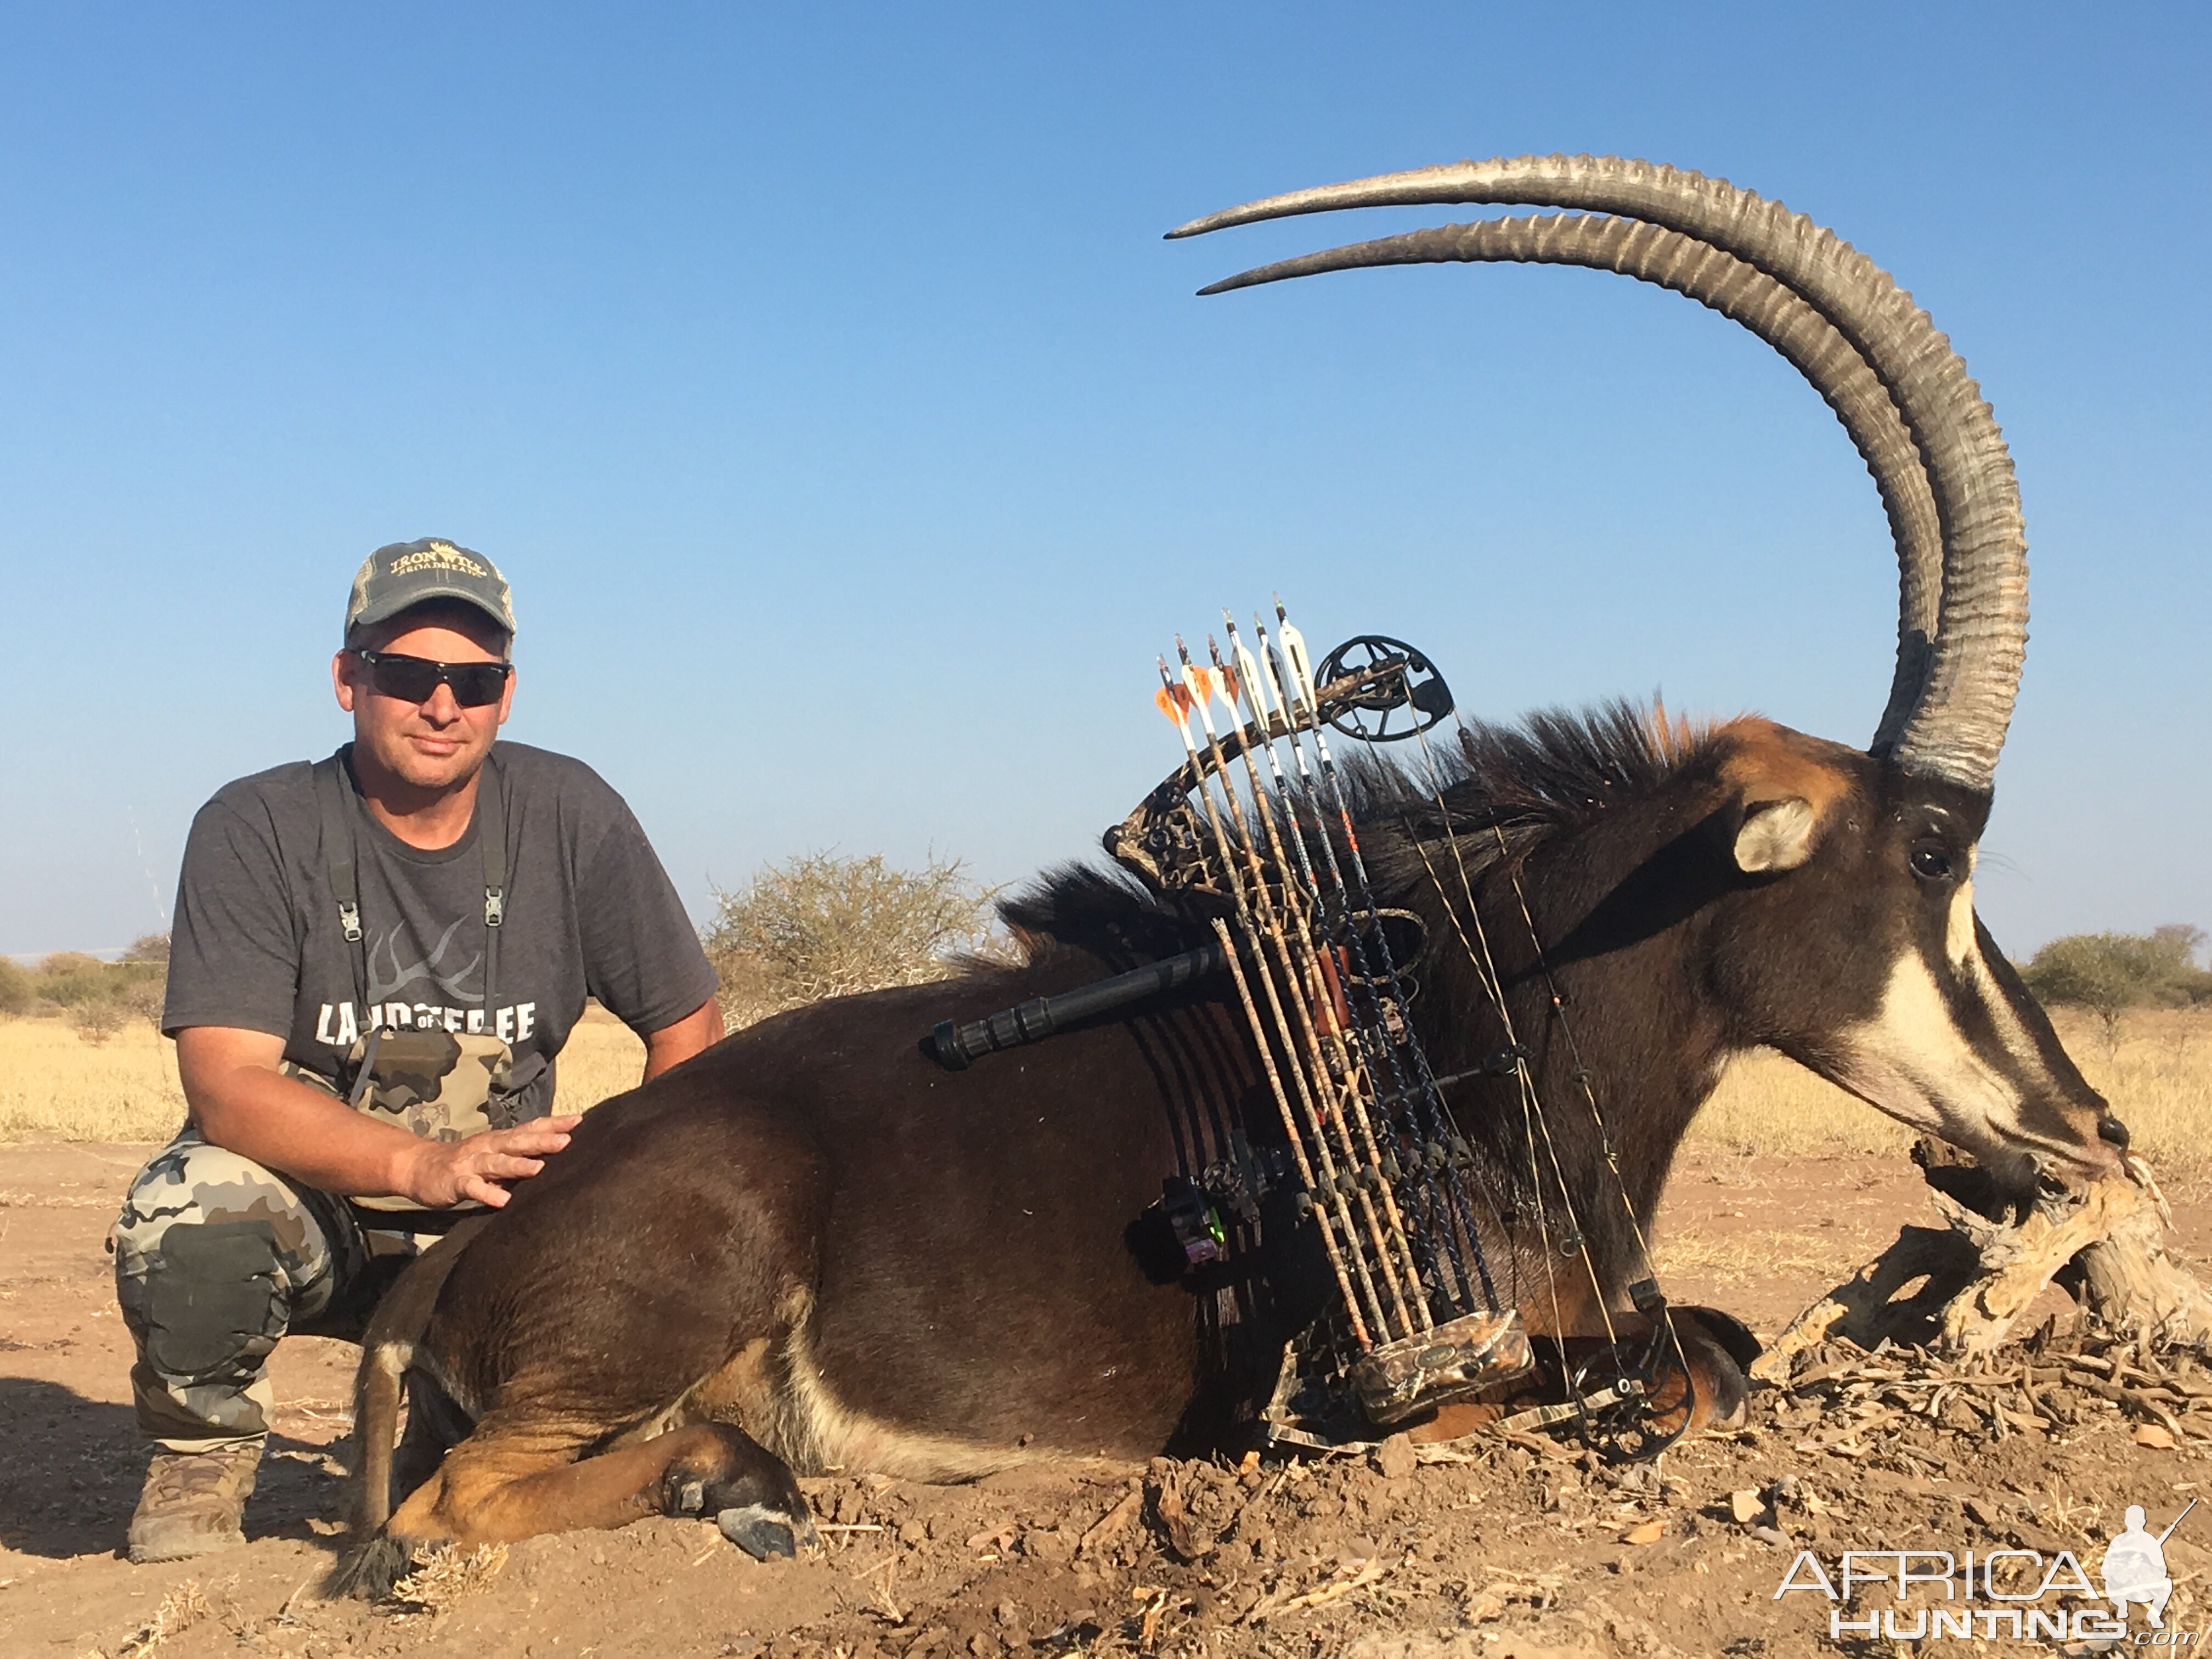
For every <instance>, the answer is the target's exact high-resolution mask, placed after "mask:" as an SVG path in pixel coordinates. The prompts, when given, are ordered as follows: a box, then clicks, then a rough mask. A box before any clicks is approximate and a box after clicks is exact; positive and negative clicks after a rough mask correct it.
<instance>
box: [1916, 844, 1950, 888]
mask: <svg viewBox="0 0 2212 1659" xmlns="http://www.w3.org/2000/svg"><path fill="white" fill-rule="evenodd" d="M1912 873H1913V874H1914V875H1916V876H1917V877H1919V878H1920V879H1921V880H1923V881H1943V880H1946V879H1948V878H1949V876H1950V874H1951V855H1950V854H1948V853H1947V852H1945V851H1944V850H1943V849H1942V848H1940V847H1916V848H1913V849H1912Z"/></svg>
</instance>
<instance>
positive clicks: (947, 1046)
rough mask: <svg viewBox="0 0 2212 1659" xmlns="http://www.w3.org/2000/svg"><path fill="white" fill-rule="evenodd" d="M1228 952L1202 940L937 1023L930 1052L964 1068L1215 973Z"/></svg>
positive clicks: (957, 1069) (941, 1060)
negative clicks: (1104, 975) (965, 1018)
mask: <svg viewBox="0 0 2212 1659" xmlns="http://www.w3.org/2000/svg"><path fill="white" fill-rule="evenodd" d="M1228 961H1229V958H1228V954H1227V952H1226V951H1224V950H1223V949H1222V947H1221V946H1220V945H1218V944H1214V945H1200V946H1199V947H1198V949H1196V950H1195V951H1184V952H1183V953H1182V955H1181V956H1179V957H1162V958H1161V959H1160V960H1159V961H1158V962H1148V963H1146V964H1145V965H1144V966H1143V967H1141V968H1132V969H1130V970H1129V971H1128V972H1127V973H1126V974H1116V975H1114V977H1113V978H1111V979H1102V980H1099V981H1097V983H1095V984H1091V985H1079V986H1078V987H1076V988H1075V989H1074V990H1073V991H1063V992H1061V993H1060V994H1059V995H1058V996H1056V997H1032V998H1031V999H1030V1000H1029V1001H1027V1002H1024V1003H1022V1004H1020V1005H1019V1006H1016V1007H1012V1008H1008V1009H1005V1010H1003V1011H1002V1012H999V1013H995V1014H993V1015H992V1016H991V1017H990V1018H988V1019H979V1020H975V1021H973V1022H971V1023H970V1024H966V1025H955V1024H953V1023H952V1022H951V1020H949V1019H944V1020H939V1022H938V1023H937V1029H936V1030H933V1031H932V1032H931V1033H930V1034H929V1043H928V1048H929V1052H930V1054H931V1055H932V1057H933V1058H934V1059H935V1060H936V1061H937V1063H938V1064H939V1065H940V1066H944V1067H945V1070H947V1071H948V1072H964V1071H966V1070H967V1069H968V1066H969V1062H970V1061H971V1060H981V1058H982V1057H983V1056H984V1055H985V1054H996V1053H997V1052H998V1051H999V1050H1000V1049H1002V1048H1020V1047H1022V1045H1023V1044H1024V1043H1030V1042H1042V1041H1043V1040H1044V1039H1045V1038H1047V1037H1048V1036H1051V1035H1052V1034H1053V1033H1054V1031H1057V1030H1060V1028H1061V1027H1063V1026H1066V1025H1072V1024H1075V1023H1076V1022H1077V1021H1079V1020H1084V1019H1088V1018H1091V1016H1092V1015H1093V1014H1103V1013H1104V1012H1107V1011H1108V1010H1109V1009H1113V1008H1120V1007H1123V1006H1126V1005H1127V1004H1129V1003H1132V1002H1141V1001H1143V1000H1145V999H1146V997H1152V996H1158V995H1159V994H1161V993H1163V992H1165V991H1172V990H1175V989H1176V987H1179V986H1184V985H1188V984H1189V983H1190V982H1191V981H1194V980H1200V979H1204V978H1206V977H1207V976H1208V975H1212V974H1218V973H1219V972H1220V971H1221V970H1222V969H1224V968H1225V967H1226V966H1227V965H1228Z"/></svg>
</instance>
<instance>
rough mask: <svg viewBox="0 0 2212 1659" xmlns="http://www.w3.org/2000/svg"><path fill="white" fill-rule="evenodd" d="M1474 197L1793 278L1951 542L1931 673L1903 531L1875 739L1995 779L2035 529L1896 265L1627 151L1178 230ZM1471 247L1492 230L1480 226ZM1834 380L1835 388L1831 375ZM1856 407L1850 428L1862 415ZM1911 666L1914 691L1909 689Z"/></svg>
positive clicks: (1970, 778) (1946, 767) (1943, 770)
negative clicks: (1619, 229)
mask: <svg viewBox="0 0 2212 1659" xmlns="http://www.w3.org/2000/svg"><path fill="white" fill-rule="evenodd" d="M1477 203H1480V204H1522V205H1530V206H1539V207H1554V208H1566V209H1573V210H1586V211H1594V212H1598V213H1604V214H1616V215H1620V216H1625V217H1626V218H1629V219H1633V220H1640V221H1644V222H1649V223H1650V224H1651V225H1655V226H1658V227H1661V228H1664V229H1667V230H1671V231H1673V232H1675V233H1677V234H1680V236H1683V237H1685V238H1687V239H1690V240H1693V241H1697V242H1702V243H1704V244H1705V245H1707V246H1710V247H1711V248H1714V249H1717V250H1718V251H1720V252H1723V253H1725V254H1727V255H1729V256H1732V257H1733V258H1735V259H1736V260H1738V261H1740V262H1741V263H1742V264H1747V265H1749V266H1751V267H1753V269H1754V270H1758V271H1760V272H1763V273H1764V274H1765V276H1768V277H1770V278H1771V279H1772V280H1773V281H1774V282H1775V283H1778V284H1780V285H1781V286H1782V287H1784V288H1786V289H1790V290H1791V291H1792V292H1794V293H1795V294H1796V295H1797V296H1798V297H1799V299H1800V300H1801V301H1802V302H1803V303H1805V304H1806V305H1808V306H1809V307H1811V308H1812V309H1813V310H1814V311H1816V312H1817V313H1820V316H1821V317H1822V318H1824V319H1826V322H1827V324H1828V325H1830V326H1831V327H1832V328H1833V329H1834V330H1835V331H1836V332H1837V333H1838V334H1839V335H1840V336H1841V337H1843V339H1844V341H1845V342H1847V343H1848V344H1849V345H1850V348H1851V349H1853V350H1854V351H1855V352H1856V353H1857V355H1858V356H1860V357H1861V358H1863V360H1864V362H1865V363H1866V364H1867V365H1868V366H1869V368H1870V370H1871V372H1872V373H1873V374H1874V375H1875V377H1876V378H1877V379H1878V380H1880V381H1881V385H1882V386H1884V387H1885V388H1886V389H1887V394H1888V396H1889V398H1891V400H1892V401H1893V404H1894V405H1895V408H1896V410H1897V412H1898V414H1899V416H1901V418H1902V421H1903V424H1904V426H1905V429H1906V431H1907V432H1908V433H1909V434H1910V435H1911V441H1912V442H1913V445H1914V447H1915V448H1916V449H1917V452H1918V454H1919V457H1920V459H1921V462H1922V464H1923V468H1924V471H1925V477H1926V482H1927V484H1928V486H1929V491H1930V494H1931V495H1932V499H1933V501H1934V506H1935V512H1936V521H1937V525H1938V526H1939V535H1940V540H1941V544H1942V566H1941V575H1940V579H1939V580H1937V581H1936V584H1935V586H1936V604H1935V610H1936V616H1935V619H1934V620H1935V623H1936V627H1935V637H1934V640H1933V641H1932V643H1931V645H1930V647H1929V651H1928V653H1927V660H1926V667H1925V671H1924V673H1922V672H1920V671H1919V670H1918V668H1917V665H1916V664H1915V663H1914V661H1913V660H1912V659H1913V657H1914V656H1915V654H1916V653H1914V652H1913V650H1912V649H1911V646H1912V644H1913V642H1914V641H1915V639H1916V637H1917V635H1919V634H1920V633H1921V631H1922V630H1923V629H1924V628H1925V626H1926V623H1927V620H1928V618H1927V617H1926V611H1927V600H1926V595H1925V592H1924V591H1923V592H1919V593H1917V594H1916V592H1915V584H1914V582H1913V580H1912V575H1911V573H1912V571H1913V570H1914V568H1916V567H1917V566H1918V565H1919V564H1920V560H1921V554H1920V552H1919V551H1918V545H1919V544H1916V543H1915V542H1913V541H1910V540H1908V539H1907V538H1906V537H1905V534H1903V533H1902V532H1899V566H1900V569H1901V570H1903V571H1904V572H1905V583H1904V586H1903V591H1902V594H1901V599H1900V605H1899V663H1898V673H1897V677H1896V680H1895V682H1894V683H1893V690H1892V696H1891V700H1890V707H1889V709H1888V711H1887V713H1886V714H1885V715H1884V718H1883V720H1882V724H1881V728H1880V729H1879V730H1878V731H1877V733H1876V736H1875V744H1874V747H1875V750H1876V752H1878V753H1879V752H1884V751H1885V750H1886V751H1887V752H1888V753H1890V754H1892V755H1893V756H1894V757H1895V758H1896V760H1897V761H1898V763H1899V764H1900V765H1901V766H1903V767H1904V768H1905V769H1907V770H1908V771H1911V772H1914V773H1917V774H1920V775H1929V776H1935V777H1940V778H1943V779H1947V780H1948V781H1952V782H1954V783H1958V784H1961V785H1964V786H1966V787H1969V788H1972V789H1977V790H1981V791H1987V790H1988V789H1989V788H1990V782H1991V780H1992V778H1993V776H1994V775H1995V772H1996V761H1997V756H1998V753H1999V751H2000V750H2002V748H2003V746H2004V737H2005V729H2006V727H2007V726H2008V724H2009V723H2010V720H2011V716H2012V705H2013V700H2014V698H2015V695H2016V694H2017V692H2018V690H2019V684H2020V670H2021V660H2022V658H2023V656H2024V655H2025V652H2026V646H2027V538H2026V535H2025V533H2024V531H2023V528H2022V525H2021V512H2020V496H2019V489H2018V487H2017V485H2016V483H2015V480H2014V477H2013V471H2012V461H2011V458H2010V456H2009V455H2008V453H2006V450H2005V446H2004V440H2003V437H2002V435H2001V434H2000V433H1999V432H1998V430H1997V427H1996V421H1995V419H1994V418H1993V417H1992V416H1991V415H1990V409H1989V406H1988V405H1987V404H1985V403H1984V402H1983V401H1982V397H1981V393H1980V391H1979V389H1978V387H1977V386H1975V385H1974V383H1973V381H1972V379H1971V378H1970V377H1969V376H1968V375H1967V374H1966V365H1965V363H1963V362H1960V358H1959V356H1958V354H1957V353H1956V352H1954V350H1952V349H1951V345H1950V343H1949V341H1948V340H1947V339H1945V338H1944V337H1943V336H1942V334H1941V333H1939V332H1938V331H1936V326H1935V325H1934V324H1933V323H1932V322H1931V321H1929V318H1928V315H1927V313H1924V312H1923V311H1921V310H1920V309H1919V308H1918V307H1917V306H1915V305H1914V304H1913V303H1912V300H1911V296H1910V295H1907V294H1906V293H1905V292H1904V290H1903V289H1899V287H1898V286H1897V284H1896V283H1894V282H1893V281H1892V280H1891V278H1890V277H1889V276H1888V275H1887V273H1886V272H1884V271H1882V270H1880V269H1878V268H1877V267H1876V266H1875V264H1874V263H1873V262H1872V261H1871V260H1869V258H1866V256H1865V255H1863V254H1862V253H1860V252H1857V250H1856V249H1854V248H1853V247H1851V246H1850V244H1849V243H1847V242H1844V241H1843V240H1841V239H1840V238H1838V237H1837V236H1836V235H1835V234H1833V233H1832V232H1830V231H1827V230H1824V229H1822V228H1820V226H1818V225H1816V224H1814V222H1812V221H1811V220H1809V219H1807V218H1806V217H1804V216H1802V214H1796V213H1792V212H1790V210H1788V209H1787V208H1785V207H1784V206H1783V205H1782V204H1780V203H1778V202H1770V201H1767V200H1765V198H1763V197H1759V196H1756V195H1754V194H1753V193H1752V192H1751V191H1743V190H1738V189H1736V188H1735V186H1734V185H1730V184H1729V183H1727V182H1726V181H1725V180H1723V179H1708V178H1706V177H1705V176H1704V175H1703V174H1700V173H1685V172H1682V171H1680V170H1679V169H1676V168H1674V167H1660V166H1656V165H1654V164H1652V163H1650V162H1648V161H1627V160H1623V159H1621V158H1620V157H1615V156H1589V155H1583V156H1564V155H1552V156H1534V155H1527V156H1519V157H1514V158H1510V159H1501V160H1498V161H1462V162H1456V163H1454V164H1451V165H1449V166H1445V167H1425V168H1421V169H1419V170H1416V171H1414V172H1411V173H1392V174H1388V175H1385V176H1383V177H1380V178H1375V179H1358V180H1355V181H1352V182H1351V183H1348V184H1342V185H1325V186H1322V187H1321V188H1319V189H1316V190H1306V191H1294V192H1292V193H1291V194H1289V195H1285V196H1276V197H1269V198H1267V200H1264V201H1259V202H1254V203H1250V204H1247V205H1245V206H1243V207H1238V208H1231V209H1230V210H1227V211H1226V212H1223V213H1217V214H1213V215H1211V216H1208V217H1206V218H1204V219H1199V220H1194V221H1193V222H1191V223H1189V224H1188V225H1184V226H1182V227H1181V228H1179V229H1177V230H1176V231H1173V232H1171V233H1170V234H1171V235H1175V236H1188V235H1195V234H1200V233H1201V232H1204V231H1208V230H1215V229H1219V228H1224V227H1226V226H1230V225H1239V224H1249V223H1253V222H1257V221H1259V220H1262V219H1274V218H1283V217H1287V216H1292V215H1296V214H1304V213H1320V212H1327V211H1330V210H1334V209H1337V208H1344V207H1378V206H1392V205H1412V204H1477ZM1467 229H1470V230H1479V229H1480V227H1467ZM1580 234H1586V233H1577V235H1580ZM1388 240H1390V241H1396V240H1401V239H1395V238H1393V239H1388ZM1504 240H1511V237H1510V234H1504ZM1569 240H1570V241H1571V240H1573V239H1572V238H1570V239H1569ZM1386 245H1387V244H1386ZM1474 246H1482V244H1481V243H1480V240H1478V241H1477V242H1476V243H1475V244H1474ZM1331 257H1333V256H1328V255H1324V256H1322V258H1324V259H1326V258H1331ZM1434 257H1437V258H1456V257H1461V256H1458V255H1454V254H1449V253H1443V252H1438V253H1437V254H1436V255H1435V256H1434ZM1483 257H1492V256H1489V255H1485V256H1483ZM1494 257H1509V256H1506V255H1504V254H1503V253H1500V254H1498V255H1496V256H1494ZM1398 262H1399V261H1397V260H1396V259H1392V258H1382V259H1376V260H1350V259H1347V260H1346V263H1347V264H1364V263H1382V264H1389V263H1398ZM1574 263H1581V261H1579V260H1577V261H1574ZM1315 268H1316V269H1328V268H1333V267H1329V266H1325V265H1324V266H1317V267H1315ZM1270 269H1271V270H1275V269H1279V267H1271V268H1270ZM1283 274H1285V275H1288V274H1291V273H1289V272H1287V271H1285V272H1283ZM1630 274H1640V273H1635V272H1632V273H1630ZM1668 285H1669V286H1674V284H1672V283H1670V284H1668ZM1683 291H1684V292H1687V291H1688V290H1687V289H1684V290H1683ZM1692 297H1702V296H1698V295H1692ZM1706 303H1711V301H1706ZM1730 314H1733V313H1730ZM1740 320H1741V319H1740ZM1776 343H1777V344H1778V345H1779V342H1776ZM1791 361H1792V362H1797V360H1796V358H1795V357H1792V358H1791ZM1798 366H1799V367H1800V368H1801V369H1803V368H1804V365H1803V364H1802V363H1800V364H1799V365H1798ZM1805 372H1806V373H1808V376H1809V375H1810V374H1811V371H1810V370H1809V369H1808V370H1806V371H1805ZM1814 383H1815V385H1820V384H1821V383H1820V381H1819V380H1817V379H1816V380H1815V381H1814ZM1821 389H1822V393H1823V396H1826V395H1827V389H1826V386H1822V388H1821ZM1830 402H1831V404H1833V403H1834V399H1833V398H1830ZM1838 414H1839V415H1842V414H1843V410H1841V409H1840V408H1838ZM1844 419H1845V422H1846V425H1847V426H1848V425H1850V416H1844ZM1852 436H1853V439H1854V441H1858V442H1859V447H1860V451H1861V453H1862V454H1863V455H1865V456H1866V457H1867V459H1868V462H1869V466H1870V467H1875V471H1876V477H1877V478H1878V479H1879V478H1881V476H1882V472H1881V468H1880V467H1879V466H1877V465H1876V463H1875V453H1869V449H1868V446H1867V443H1866V442H1865V441H1862V431H1861V429H1860V428H1852ZM1890 495H1891V492H1890V489H1888V488H1887V487H1885V490H1884V505H1885V507H1887V508H1888V509H1889V510H1890V513H1891V523H1892V528H1893V532H1897V531H1898V526H1899V513H1898V510H1897V506H1896V504H1895V503H1894V502H1893V501H1892V500H1891V499H1890ZM1916 678H1917V680H1918V682H1919V683H1918V684H1917V689H1907V688H1908V687H1909V685H1910V683H1911V681H1912V680H1914V679H1916ZM1900 714H1901V718H1900Z"/></svg>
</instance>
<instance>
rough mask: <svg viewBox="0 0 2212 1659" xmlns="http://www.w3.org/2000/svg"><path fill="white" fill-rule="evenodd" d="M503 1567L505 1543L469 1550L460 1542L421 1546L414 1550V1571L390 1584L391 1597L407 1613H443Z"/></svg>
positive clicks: (490, 1578)
mask: <svg viewBox="0 0 2212 1659" xmlns="http://www.w3.org/2000/svg"><path fill="white" fill-rule="evenodd" d="M506 1566H507V1546H506V1545H504V1544H479V1545H477V1547H476V1548H474V1549H472V1550H465V1549H463V1548H462V1547H460V1546H459V1544H439V1545H435V1546H428V1547H421V1548H418V1549H416V1552H415V1557H414V1568H415V1570H414V1571H412V1572H410V1573H409V1574H408V1575H407V1576H406V1577H404V1578H403V1579H401V1580H400V1581H399V1582H398V1583H396V1584H394V1585H393V1586H392V1601H393V1602H395V1603H396V1604H398V1607H399V1608H400V1609H401V1610H402V1611H404V1612H408V1613H433V1614H435V1613H444V1612H446V1611H447V1610H448V1609H450V1608H451V1607H453V1603H454V1602H456V1601H459V1600H460V1599H461V1598H462V1597H463V1596H465V1595H473V1594H474V1593H475V1592H477V1590H480V1589H483V1587H484V1586H485V1585H487V1584H489V1583H491V1581H492V1580H493V1579H495V1578H496V1577H499V1575H500V1573H501V1571H503V1570H504V1569H505V1568H506Z"/></svg>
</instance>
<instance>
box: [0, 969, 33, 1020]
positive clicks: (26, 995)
mask: <svg viewBox="0 0 2212 1659" xmlns="http://www.w3.org/2000/svg"><path fill="white" fill-rule="evenodd" d="M38 995H39V994H38V991H37V989H36V987H34V985H33V981H32V979H31V975H30V972H29V970H28V969H26V968H24V966H23V965H22V964H21V963H17V962H10V961H9V959H8V958H7V957H0V1014H21V1013H26V1012H29V1009H30V1006H31V1005H32V1004H33V1002H35V1001H37V1000H38Z"/></svg>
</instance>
